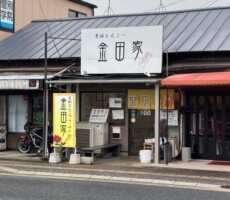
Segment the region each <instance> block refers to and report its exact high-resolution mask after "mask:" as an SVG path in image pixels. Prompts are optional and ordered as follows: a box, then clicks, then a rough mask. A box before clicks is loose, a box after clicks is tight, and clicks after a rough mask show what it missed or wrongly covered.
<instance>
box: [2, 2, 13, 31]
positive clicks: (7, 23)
mask: <svg viewBox="0 0 230 200" xmlns="http://www.w3.org/2000/svg"><path fill="white" fill-rule="evenodd" d="M0 12H1V18H0V27H1V28H2V29H6V30H9V31H14V0H0Z"/></svg>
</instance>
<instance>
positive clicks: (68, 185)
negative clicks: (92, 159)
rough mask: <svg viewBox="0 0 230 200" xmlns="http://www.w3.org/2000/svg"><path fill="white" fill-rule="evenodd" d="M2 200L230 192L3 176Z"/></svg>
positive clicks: (135, 198) (124, 199) (224, 195)
mask: <svg viewBox="0 0 230 200" xmlns="http://www.w3.org/2000/svg"><path fill="white" fill-rule="evenodd" d="M0 199H1V200H14V199H15V200H27V199H29V200H33V199H41V200H43V199H44V200H48V199H55V200H57V199H65V200H68V199H71V200H72V199H77V200H83V199H84V200H88V199H90V200H97V199H98V200H104V199H105V200H107V199H109V200H142V199H143V200H148V199H151V200H152V199H157V200H162V199H170V200H174V199H175V200H184V199H189V200H193V199H202V200H204V199H209V200H211V199H215V200H216V199H218V200H221V199H223V200H226V199H230V193H229V192H221V191H210V190H208V191H205V190H194V189H185V188H172V187H162V186H161V187H160V186H153V185H139V184H124V183H110V182H96V181H80V180H68V179H53V178H46V177H42V178H39V177H28V176H15V175H3V174H0Z"/></svg>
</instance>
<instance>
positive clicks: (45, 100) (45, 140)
mask: <svg viewBox="0 0 230 200" xmlns="http://www.w3.org/2000/svg"><path fill="white" fill-rule="evenodd" d="M47 66H48V62H47V32H46V33H45V65H44V68H45V74H44V87H43V88H44V89H43V153H42V159H43V160H46V159H47V152H48V147H47V143H48V113H49V109H48V95H49V94H48V87H47V84H46V81H47Z"/></svg>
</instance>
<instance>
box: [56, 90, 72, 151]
mask: <svg viewBox="0 0 230 200" xmlns="http://www.w3.org/2000/svg"><path fill="white" fill-rule="evenodd" d="M53 145H54V146H55V147H60V146H61V147H70V148H74V147H75V146H76V94H75V93H54V94H53Z"/></svg>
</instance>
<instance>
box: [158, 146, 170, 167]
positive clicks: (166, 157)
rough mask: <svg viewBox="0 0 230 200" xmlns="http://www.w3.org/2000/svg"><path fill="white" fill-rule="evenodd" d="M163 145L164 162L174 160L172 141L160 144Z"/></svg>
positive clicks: (162, 155) (162, 156)
mask: <svg viewBox="0 0 230 200" xmlns="http://www.w3.org/2000/svg"><path fill="white" fill-rule="evenodd" d="M160 147H161V158H162V160H163V163H169V162H172V145H171V144H170V143H168V142H167V143H165V144H162V145H160Z"/></svg>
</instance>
